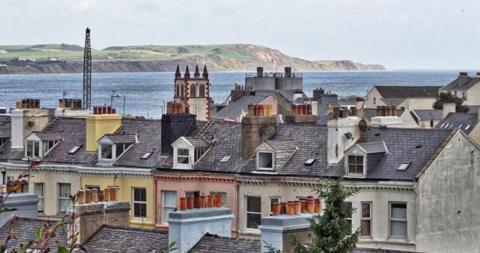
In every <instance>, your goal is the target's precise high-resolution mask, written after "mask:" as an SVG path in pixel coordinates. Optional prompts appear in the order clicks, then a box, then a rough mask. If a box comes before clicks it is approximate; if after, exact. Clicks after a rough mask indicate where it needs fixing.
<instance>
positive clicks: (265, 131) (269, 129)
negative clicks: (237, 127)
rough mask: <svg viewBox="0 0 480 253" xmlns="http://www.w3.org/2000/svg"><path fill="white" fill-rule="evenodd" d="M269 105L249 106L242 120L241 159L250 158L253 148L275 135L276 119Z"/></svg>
mask: <svg viewBox="0 0 480 253" xmlns="http://www.w3.org/2000/svg"><path fill="white" fill-rule="evenodd" d="M271 109H272V108H271V105H249V106H248V112H247V115H246V116H245V117H243V118H242V147H241V149H242V157H243V158H244V159H248V158H250V157H251V156H252V155H253V154H254V152H255V148H256V147H257V146H258V145H260V143H262V142H263V141H265V140H266V139H268V138H270V137H271V136H272V135H273V134H274V133H275V123H276V118H275V116H272V114H271V112H272V110H271Z"/></svg>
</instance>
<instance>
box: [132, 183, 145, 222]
mask: <svg viewBox="0 0 480 253" xmlns="http://www.w3.org/2000/svg"><path fill="white" fill-rule="evenodd" d="M135 190H143V191H145V201H141V200H135ZM135 204H140V205H145V216H135ZM132 206H133V207H132V217H134V218H138V219H144V218H147V188H145V187H132Z"/></svg>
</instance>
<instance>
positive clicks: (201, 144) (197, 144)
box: [184, 136, 207, 147]
mask: <svg viewBox="0 0 480 253" xmlns="http://www.w3.org/2000/svg"><path fill="white" fill-rule="evenodd" d="M184 138H185V140H187V141H188V142H190V144H192V145H193V146H194V147H206V146H207V144H206V143H205V142H204V141H203V140H202V139H201V138H197V137H188V136H187V137H184Z"/></svg>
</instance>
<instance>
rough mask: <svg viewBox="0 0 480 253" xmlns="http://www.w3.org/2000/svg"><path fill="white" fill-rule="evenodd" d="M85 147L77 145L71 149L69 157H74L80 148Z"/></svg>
mask: <svg viewBox="0 0 480 253" xmlns="http://www.w3.org/2000/svg"><path fill="white" fill-rule="evenodd" d="M82 146H83V145H76V146H75V147H73V148H71V149H70V150H69V151H68V154H69V155H73V154H75V153H77V152H78V150H80V148H81V147H82Z"/></svg>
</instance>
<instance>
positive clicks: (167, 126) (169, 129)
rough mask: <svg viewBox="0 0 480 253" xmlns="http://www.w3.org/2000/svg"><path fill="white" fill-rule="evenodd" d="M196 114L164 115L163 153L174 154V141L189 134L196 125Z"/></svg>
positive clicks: (162, 132)
mask: <svg viewBox="0 0 480 253" xmlns="http://www.w3.org/2000/svg"><path fill="white" fill-rule="evenodd" d="M196 124H197V121H196V120H195V115H193V114H188V113H167V114H164V115H162V131H161V134H162V138H161V139H162V154H164V155H171V154H172V143H173V142H175V141H176V140H177V139H178V138H180V137H181V136H187V135H189V134H190V133H191V132H192V131H193V130H194V129H195V127H196Z"/></svg>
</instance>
